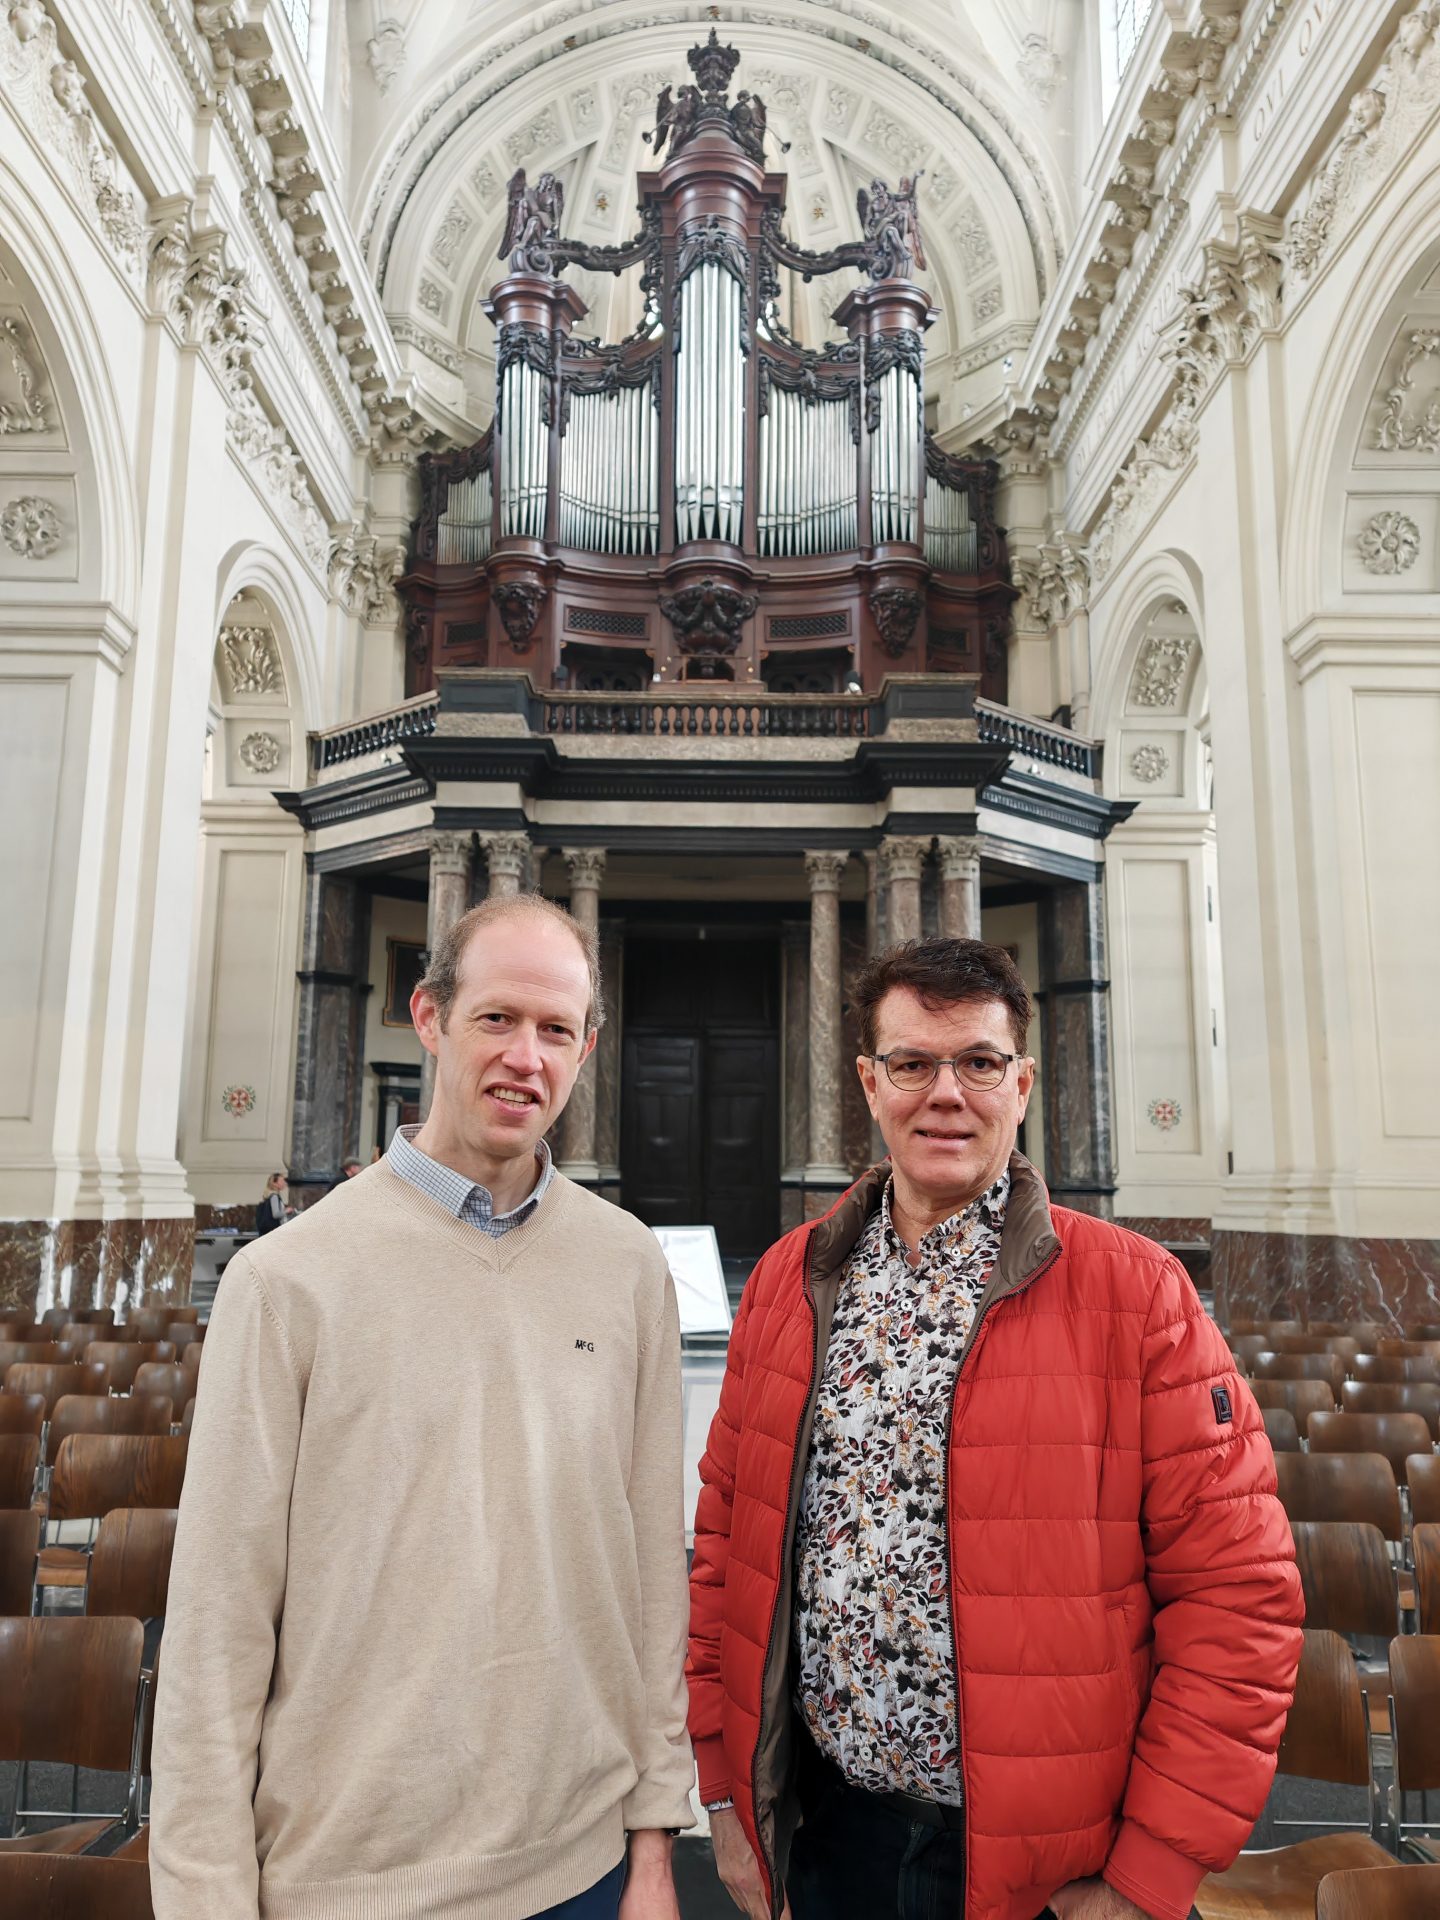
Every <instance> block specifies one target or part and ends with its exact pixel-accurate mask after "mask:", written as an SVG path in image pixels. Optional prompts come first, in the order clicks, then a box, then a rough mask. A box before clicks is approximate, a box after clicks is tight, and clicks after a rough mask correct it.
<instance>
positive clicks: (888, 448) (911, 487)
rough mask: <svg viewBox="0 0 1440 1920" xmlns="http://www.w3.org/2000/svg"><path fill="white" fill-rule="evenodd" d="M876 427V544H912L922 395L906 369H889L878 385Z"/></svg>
mask: <svg viewBox="0 0 1440 1920" xmlns="http://www.w3.org/2000/svg"><path fill="white" fill-rule="evenodd" d="M876 388H877V391H878V396H879V402H880V423H879V425H878V427H877V428H876V430H875V432H874V433H873V434H872V435H871V442H870V475H871V478H870V497H871V511H872V515H873V522H874V532H875V540H876V544H877V545H878V544H880V543H881V542H882V541H890V540H903V541H912V542H913V540H914V539H915V532H916V509H917V507H918V505H919V494H920V489H919V479H920V453H921V447H920V432H921V429H920V392H919V386H918V383H917V381H916V379H915V376H914V374H913V373H911V372H910V371H909V369H908V368H906V367H900V366H895V367H890V368H888V369H887V370H886V372H885V373H883V374H882V375H881V377H880V379H879V380H878V381H877V382H876Z"/></svg>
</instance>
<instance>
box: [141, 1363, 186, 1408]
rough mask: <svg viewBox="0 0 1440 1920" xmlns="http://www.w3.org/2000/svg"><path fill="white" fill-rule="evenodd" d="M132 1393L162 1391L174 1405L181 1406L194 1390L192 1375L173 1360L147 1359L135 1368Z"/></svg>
mask: <svg viewBox="0 0 1440 1920" xmlns="http://www.w3.org/2000/svg"><path fill="white" fill-rule="evenodd" d="M130 1391H131V1392H132V1393H163V1394H164V1395H165V1397H166V1398H167V1399H168V1400H170V1401H171V1402H172V1403H173V1404H174V1405H175V1406H177V1407H183V1406H184V1404H185V1402H186V1401H187V1400H188V1399H189V1398H190V1396H191V1394H193V1393H194V1391H195V1382H194V1377H193V1376H192V1375H191V1374H188V1373H186V1371H185V1369H184V1367H182V1366H181V1365H180V1364H179V1362H178V1361H175V1360H147V1361H145V1362H144V1364H143V1365H141V1366H139V1367H137V1368H136V1369H135V1379H134V1383H133V1384H132V1386H131V1388H130Z"/></svg>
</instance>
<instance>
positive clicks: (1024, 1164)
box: [810, 1153, 1060, 1298]
mask: <svg viewBox="0 0 1440 1920" xmlns="http://www.w3.org/2000/svg"><path fill="white" fill-rule="evenodd" d="M889 1178H890V1162H889V1161H888V1160H882V1161H880V1163H879V1164H878V1165H877V1166H873V1167H871V1168H869V1170H868V1171H867V1172H865V1173H862V1174H861V1176H860V1178H859V1179H858V1180H857V1181H856V1182H855V1184H854V1186H853V1187H851V1189H850V1191H849V1192H848V1193H846V1194H844V1195H843V1196H842V1197H841V1199H840V1200H839V1201H838V1202H837V1203H836V1205H835V1206H834V1207H833V1208H832V1209H831V1210H830V1212H829V1213H827V1214H826V1215H825V1216H824V1217H823V1218H822V1219H820V1220H817V1221H816V1222H815V1225H814V1227H813V1228H812V1230H811V1238H810V1274H811V1279H812V1281H819V1280H825V1279H828V1278H829V1277H830V1276H831V1275H832V1274H835V1273H838V1271H839V1269H840V1268H841V1267H842V1266H843V1265H844V1264H845V1261H846V1260H847V1259H848V1257H849V1255H850V1252H851V1250H852V1249H853V1247H854V1245H855V1243H856V1241H857V1240H858V1239H859V1238H860V1235H861V1234H862V1233H863V1232H864V1231H865V1223H866V1222H867V1221H868V1220H869V1218H870V1216H871V1214H872V1213H874V1211H875V1209H876V1208H877V1207H878V1206H879V1204H880V1197H881V1195H882V1194H883V1193H884V1191H885V1182H886V1181H887V1180H888V1179H889ZM1059 1251H1060V1236H1059V1235H1058V1234H1057V1233H1056V1231H1055V1222H1054V1220H1053V1219H1052V1218H1051V1214H1050V1196H1049V1194H1048V1193H1047V1192H1046V1191H1045V1182H1044V1181H1043V1180H1042V1179H1041V1178H1040V1176H1039V1174H1038V1173H1037V1172H1036V1171H1035V1169H1034V1167H1032V1166H1031V1164H1030V1162H1029V1161H1028V1160H1027V1159H1026V1158H1025V1156H1024V1154H1023V1153H1012V1154H1011V1155H1010V1198H1009V1201H1008V1202H1007V1204H1006V1208H1005V1227H1004V1231H1003V1232H1002V1234H1001V1236H1000V1257H999V1259H998V1260H997V1261H996V1262H995V1271H994V1273H993V1274H992V1276H991V1286H990V1289H989V1291H990V1294H991V1297H992V1298H998V1297H1000V1296H1001V1295H1003V1294H1006V1293H1009V1292H1011V1291H1012V1290H1013V1289H1014V1288H1016V1287H1019V1286H1023V1285H1024V1283H1025V1282H1026V1281H1027V1280H1028V1279H1030V1277H1031V1276H1032V1275H1033V1274H1035V1273H1036V1272H1038V1270H1039V1269H1040V1268H1041V1267H1043V1266H1044V1265H1045V1264H1046V1262H1047V1261H1049V1260H1052V1259H1053V1258H1054V1257H1055V1255H1056V1254H1057V1253H1058V1252H1059Z"/></svg>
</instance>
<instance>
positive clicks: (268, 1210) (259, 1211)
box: [255, 1173, 295, 1233]
mask: <svg viewBox="0 0 1440 1920" xmlns="http://www.w3.org/2000/svg"><path fill="white" fill-rule="evenodd" d="M289 1196H290V1183H289V1181H288V1180H287V1179H286V1178H285V1176H284V1174H283V1173H272V1174H271V1176H270V1178H269V1179H268V1180H267V1181H266V1182H265V1197H264V1199H263V1200H262V1201H261V1202H260V1204H259V1206H258V1207H256V1209H255V1231H256V1233H273V1232H274V1231H275V1229H276V1227H283V1226H284V1224H285V1222H286V1221H287V1220H291V1219H293V1218H294V1216H295V1209H294V1208H293V1207H292V1206H291V1205H290V1198H289Z"/></svg>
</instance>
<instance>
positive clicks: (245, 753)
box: [240, 733, 280, 773]
mask: <svg viewBox="0 0 1440 1920" xmlns="http://www.w3.org/2000/svg"><path fill="white" fill-rule="evenodd" d="M240 758H241V761H242V762H243V763H244V765H245V766H247V767H248V768H249V769H250V771H251V773H273V772H274V771H275V769H276V767H278V766H279V764H280V742H279V741H278V740H277V739H276V738H275V736H274V734H273V733H247V734H246V736H245V738H244V739H243V740H242V741H241V742H240Z"/></svg>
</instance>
